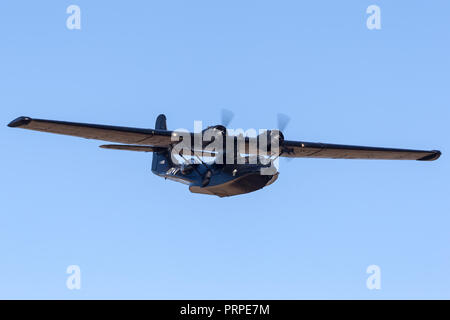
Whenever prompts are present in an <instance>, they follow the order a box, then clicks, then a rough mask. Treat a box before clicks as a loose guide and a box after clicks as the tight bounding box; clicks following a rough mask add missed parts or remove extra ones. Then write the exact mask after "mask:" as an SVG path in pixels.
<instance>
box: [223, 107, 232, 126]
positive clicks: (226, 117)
mask: <svg viewBox="0 0 450 320" xmlns="http://www.w3.org/2000/svg"><path fill="white" fill-rule="evenodd" d="M233 118H234V113H233V111H230V110H228V109H222V110H221V119H222V121H221V122H222V125H223V126H224V127H228V125H229V124H230V123H231V120H233Z"/></svg>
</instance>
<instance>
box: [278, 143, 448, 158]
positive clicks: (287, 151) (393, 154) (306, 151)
mask: <svg viewBox="0 0 450 320" xmlns="http://www.w3.org/2000/svg"><path fill="white" fill-rule="evenodd" d="M281 150H282V153H281V155H280V156H281V157H287V158H329V159H385V160H420V161H432V160H436V159H438V158H439V157H440V155H441V152H440V151H438V150H431V151H426V150H410V149H393V148H376V147H363V146H351V145H343V144H329V143H315V142H302V141H288V140H285V141H284V142H283V145H282V146H281Z"/></svg>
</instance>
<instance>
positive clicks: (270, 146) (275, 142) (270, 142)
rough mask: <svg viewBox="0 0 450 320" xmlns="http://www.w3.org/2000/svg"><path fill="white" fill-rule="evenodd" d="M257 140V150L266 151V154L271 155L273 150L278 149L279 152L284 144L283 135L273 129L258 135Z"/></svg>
mask: <svg viewBox="0 0 450 320" xmlns="http://www.w3.org/2000/svg"><path fill="white" fill-rule="evenodd" d="M257 139H258V149H259V150H267V152H268V153H272V152H275V151H276V150H275V149H276V148H277V147H278V152H279V149H280V148H281V145H282V144H283V142H284V135H283V133H282V132H281V131H280V130H278V129H273V130H267V131H264V132H262V133H260V134H259V135H258V137H257ZM265 146H267V147H265Z"/></svg>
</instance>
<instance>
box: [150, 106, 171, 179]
mask: <svg viewBox="0 0 450 320" xmlns="http://www.w3.org/2000/svg"><path fill="white" fill-rule="evenodd" d="M166 121H167V119H166V116H165V115H164V114H160V115H159V116H158V117H157V118H156V122H155V129H157V130H167V123H166ZM168 155H169V152H168V150H167V149H166V150H163V151H159V152H153V160H152V171H153V172H154V173H157V172H158V171H161V170H158V169H162V168H166V167H167V165H168V163H167V162H168V161H169V160H170V158H169V157H168Z"/></svg>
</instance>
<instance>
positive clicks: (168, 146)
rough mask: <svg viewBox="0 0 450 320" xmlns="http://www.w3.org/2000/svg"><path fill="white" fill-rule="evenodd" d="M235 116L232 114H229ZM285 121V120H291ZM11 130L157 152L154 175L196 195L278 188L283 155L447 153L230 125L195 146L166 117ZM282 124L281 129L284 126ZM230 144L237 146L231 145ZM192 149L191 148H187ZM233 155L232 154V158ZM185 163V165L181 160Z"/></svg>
mask: <svg viewBox="0 0 450 320" xmlns="http://www.w3.org/2000/svg"><path fill="white" fill-rule="evenodd" d="M223 115H224V114H223ZM229 117H230V115H228V118H229ZM279 119H280V118H279ZM281 119H282V118H281ZM285 120H286V119H285ZM285 120H284V122H286V121H285ZM224 122H228V121H224ZM8 126H9V127H12V128H22V129H28V130H34V131H42V132H50V133H56V134H63V135H69V136H75V137H81V138H86V139H95V140H102V141H108V142H114V143H119V144H107V145H101V146H100V147H101V148H105V149H114V150H129V151H140V152H153V160H152V168H151V170H152V172H153V173H154V174H156V175H158V176H160V177H163V178H165V179H171V180H175V181H178V182H182V183H185V184H187V185H189V190H190V191H191V192H193V193H201V194H208V195H215V196H219V197H229V196H235V195H240V194H245V193H249V192H253V191H257V190H259V189H262V188H264V187H266V186H268V185H270V184H272V183H273V182H275V181H276V180H277V178H278V175H279V172H278V169H277V168H276V166H274V160H277V159H278V158H279V157H286V158H330V159H386V160H418V161H433V160H436V159H438V158H439V157H440V155H441V152H440V151H438V150H431V151H426V150H410V149H394V148H379V147H364V146H353V145H340V144H329V143H315V142H306V141H291V140H285V139H284V135H283V133H282V132H281V130H267V131H265V132H263V133H261V134H259V135H258V136H257V137H248V136H245V137H244V138H242V135H241V137H239V136H230V135H228V133H227V132H228V130H227V128H226V126H225V125H215V126H210V127H208V128H206V129H205V130H203V131H202V132H201V134H205V133H206V132H208V131H210V132H211V131H212V132H213V133H214V135H213V138H212V139H210V140H209V142H208V141H206V142H205V141H201V142H200V144H198V143H197V144H193V143H192V141H191V142H189V143H187V142H186V141H187V140H186V139H185V138H186V133H185V135H184V136H183V137H182V138H180V136H182V133H180V132H177V131H170V130H167V121H166V116H165V115H164V114H160V115H159V116H158V117H157V119H156V123H155V129H142V128H132V127H119V126H110V125H100V124H87V123H76V122H66V121H55V120H43V119H33V118H30V117H19V118H17V119H15V120H13V121H11V122H10V123H9V124H8ZM282 126H283V125H279V127H282ZM195 134H196V133H190V132H189V133H187V135H188V136H187V137H188V138H189V137H193V138H194V140H195ZM219 137H221V138H225V139H223V141H221V140H220V139H216V138H219ZM176 138H178V139H176ZM185 140H186V141H185ZM230 140H231V142H232V143H231V144H227V143H228V141H230ZM180 141H181V142H182V141H185V142H186V143H185V145H184V147H185V148H182V149H181V151H178V150H177V151H176V152H174V150H175V149H176V146H177V145H178V144H179V143H180ZM214 141H215V142H216V147H217V146H219V147H218V148H215V149H211V148H210V146H211V144H212V142H214ZM225 141H227V143H225ZM255 145H256V146H257V148H256V149H255V148H254V146H255ZM252 146H253V148H252ZM186 148H187V149H190V150H186ZM261 150H262V151H261ZM260 151H261V152H260ZM189 152H190V153H189ZM230 154H231V156H230V157H229V158H228V156H229V155H230ZM255 155H256V156H255ZM205 157H213V161H209V162H208V161H206V160H204V159H205ZM180 159H181V161H179V160H180ZM230 159H231V161H230ZM255 159H256V160H255ZM219 160H220V161H219ZM225 160H226V161H225ZM263 170H266V171H265V173H264V174H263V173H262V172H263Z"/></svg>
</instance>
